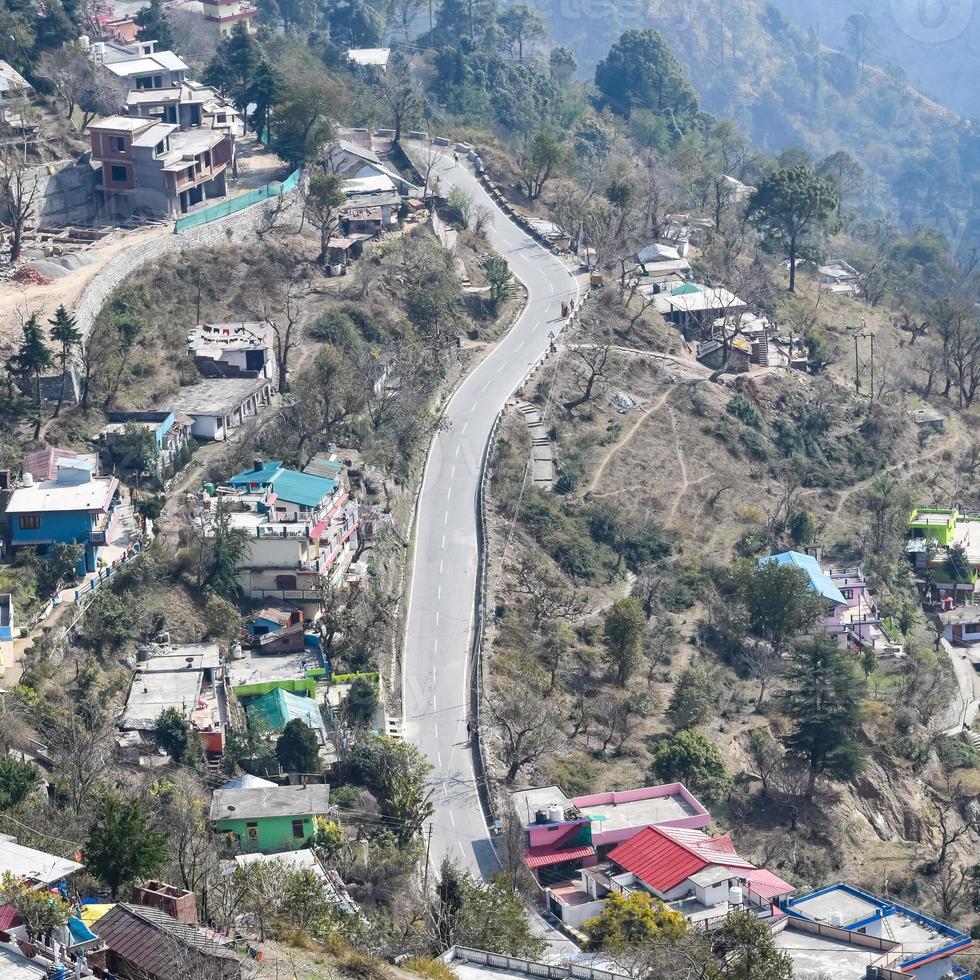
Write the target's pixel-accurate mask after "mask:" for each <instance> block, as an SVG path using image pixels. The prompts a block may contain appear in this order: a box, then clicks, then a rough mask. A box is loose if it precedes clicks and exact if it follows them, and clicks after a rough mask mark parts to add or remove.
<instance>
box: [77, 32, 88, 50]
mask: <svg viewBox="0 0 980 980" xmlns="http://www.w3.org/2000/svg"><path fill="white" fill-rule="evenodd" d="M78 46H79V47H80V48H81V49H82V50H83V51H88V34H82V35H80V36H79V38H78Z"/></svg>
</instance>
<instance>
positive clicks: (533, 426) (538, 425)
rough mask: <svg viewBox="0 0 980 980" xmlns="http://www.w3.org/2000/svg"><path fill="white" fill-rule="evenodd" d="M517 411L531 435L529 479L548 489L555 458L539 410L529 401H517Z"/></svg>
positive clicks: (552, 478) (552, 483)
mask: <svg viewBox="0 0 980 980" xmlns="http://www.w3.org/2000/svg"><path fill="white" fill-rule="evenodd" d="M517 411H518V412H520V413H521V415H522V416H523V417H524V422H525V424H526V425H527V429H528V432H529V433H530V435H531V480H532V482H533V483H534V485H535V486H536V487H541V489H543V490H550V489H551V488H552V487H553V486H554V483H555V459H554V452H553V447H552V445H551V440H550V439H549V438H548V433H547V431H546V430H545V427H544V420H543V419H542V417H541V411H540V409H539V408H538V407H537V406H536V405H532V404H530V402H518V403H517Z"/></svg>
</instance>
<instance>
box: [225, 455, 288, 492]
mask: <svg viewBox="0 0 980 980" xmlns="http://www.w3.org/2000/svg"><path fill="white" fill-rule="evenodd" d="M281 467H282V460H281V459H270V460H268V462H265V463H262V464H261V465H260V466H259V468H258V469H256V468H255V467H252V468H251V469H248V470H242V472H241V473H236V474H235V475H234V476H233V477H232V478H231V479H230V480H229V481H228V482H229V483H230V484H231V485H232V486H233V487H238V486H253V487H264V486H265V485H266V484H267V483H271V482H272V478H273V477H274V476H275V475H276V474H277V473H278V472H279V470H280V468H281Z"/></svg>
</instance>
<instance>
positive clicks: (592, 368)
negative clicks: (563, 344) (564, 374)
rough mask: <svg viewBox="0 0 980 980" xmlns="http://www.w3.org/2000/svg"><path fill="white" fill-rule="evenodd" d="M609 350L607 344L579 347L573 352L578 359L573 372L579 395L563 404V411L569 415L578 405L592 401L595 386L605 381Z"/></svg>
mask: <svg viewBox="0 0 980 980" xmlns="http://www.w3.org/2000/svg"><path fill="white" fill-rule="evenodd" d="M610 350H611V348H610V347H609V345H608V344H606V345H598V344H595V345H593V344H590V345H587V346H584V347H579V348H577V349H576V351H575V355H576V357H577V358H578V363H577V364H576V370H575V383H576V385H577V386H578V387H579V388H580V393H579V394H578V395H576V396H575V397H574V398H571V399H569V400H568V401H567V402H564V403H563V405H564V408H565V411H566V412H568V413H569V414H571V413H572V412H573V411H574V410H575V409H576V408H578V407H579V406H580V405H584V404H586V402H590V401H592V399H593V398H594V397H595V394H596V390H595V389H596V385H600V386H601V385H602V384H603V383H604V382H605V380H606V373H605V372H606V362H607V361H608V360H609V352H610Z"/></svg>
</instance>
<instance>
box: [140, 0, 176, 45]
mask: <svg viewBox="0 0 980 980" xmlns="http://www.w3.org/2000/svg"><path fill="white" fill-rule="evenodd" d="M134 20H135V21H136V24H137V26H138V27H139V34H138V36H139V39H140V40H141V41H156V42H157V50H158V51H170V50H172V49H173V46H174V35H173V31H172V30H171V29H170V21H169V20H168V19H167V15H166V14H165V13H164V12H163V4H162V2H161V0H150V5H149V6H148V7H144V8H143V9H142V10H141V11H139V13H138V14H137V15H136V17H135V18H134Z"/></svg>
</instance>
